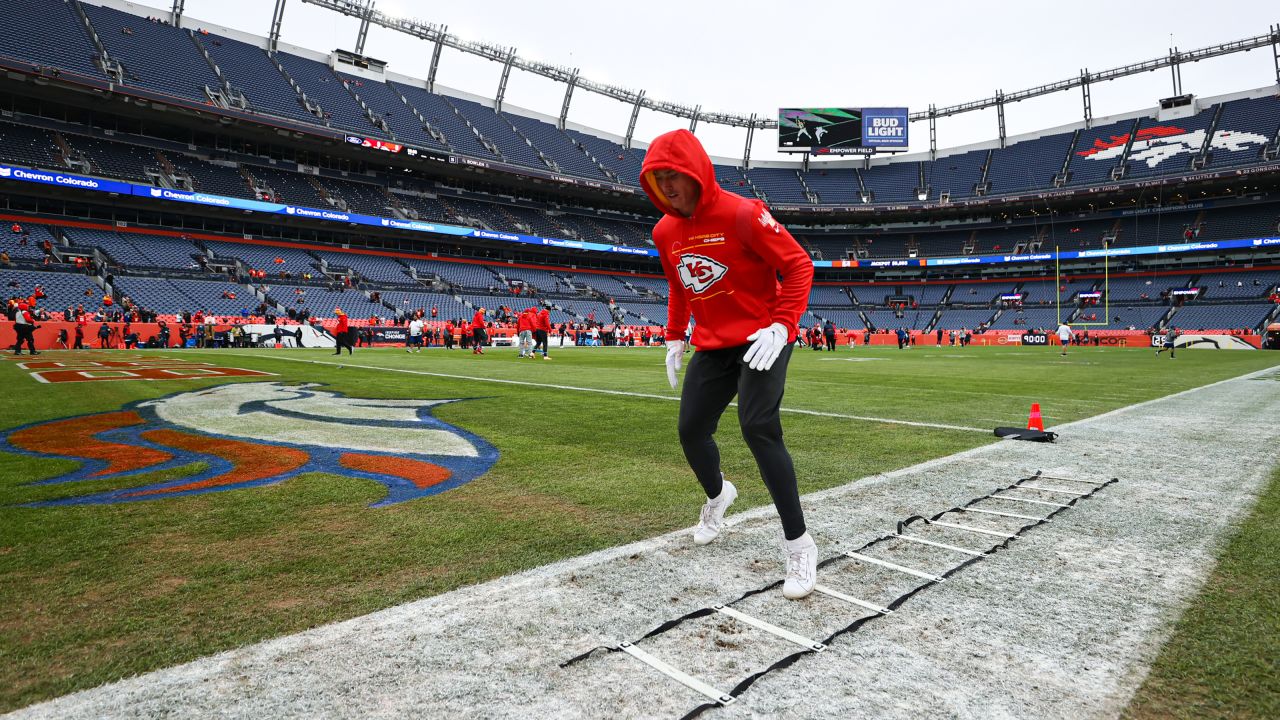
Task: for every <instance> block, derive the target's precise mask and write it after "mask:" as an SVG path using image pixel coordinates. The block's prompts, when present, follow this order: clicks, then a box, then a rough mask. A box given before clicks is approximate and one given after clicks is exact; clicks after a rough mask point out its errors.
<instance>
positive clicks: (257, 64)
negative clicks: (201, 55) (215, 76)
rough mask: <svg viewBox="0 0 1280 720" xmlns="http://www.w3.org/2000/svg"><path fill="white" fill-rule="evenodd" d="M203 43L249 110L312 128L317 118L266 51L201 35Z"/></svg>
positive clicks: (232, 41) (228, 40)
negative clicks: (304, 124)
mask: <svg viewBox="0 0 1280 720" xmlns="http://www.w3.org/2000/svg"><path fill="white" fill-rule="evenodd" d="M202 43H203V45H204V47H205V49H206V50H208V51H209V55H210V56H211V57H212V58H213V60H214V62H216V63H217V64H218V67H219V69H221V70H222V74H223V76H224V77H226V78H227V80H228V81H229V82H230V83H231V86H232V87H233V88H235V89H236V90H238V91H240V92H241V93H244V96H245V98H246V99H247V100H248V102H249V106H250V108H251V109H252V110H254V111H255V112H259V113H265V114H268V115H276V116H278V117H283V118H288V119H290V120H295V121H299V122H305V123H308V124H312V125H318V124H320V119H319V118H317V117H316V116H315V115H312V114H311V113H309V112H307V109H306V107H305V106H303V104H302V99H301V98H300V97H298V92H297V91H296V90H294V89H293V86H292V85H290V84H289V81H288V80H286V79H285V77H284V75H281V74H280V70H279V69H278V68H277V67H276V65H275V63H274V62H272V61H271V58H270V56H268V55H267V52H266V50H263V49H262V48H261V47H255V46H253V45H250V44H248V43H243V42H240V41H239V40H232V39H231V38H228V37H222V36H220V35H206V36H203V40H202Z"/></svg>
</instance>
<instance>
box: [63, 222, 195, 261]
mask: <svg viewBox="0 0 1280 720" xmlns="http://www.w3.org/2000/svg"><path fill="white" fill-rule="evenodd" d="M63 232H64V234H65V235H66V236H67V238H68V239H69V240H70V241H71V244H72V245H78V246H82V247H98V248H101V249H102V250H103V251H105V252H106V253H107V254H108V255H109V256H110V257H111V259H113V260H115V261H116V262H117V263H120V264H121V265H124V266H128V267H136V268H167V269H172V270H192V269H195V268H197V267H199V266H198V264H197V263H196V261H195V258H194V257H193V256H194V255H195V254H197V253H198V252H199V248H197V247H196V246H195V245H192V244H191V243H190V242H187V241H186V240H182V239H179V238H170V237H164V236H160V235H141V234H138V233H127V234H123V235H121V234H119V233H114V232H108V231H105V230H87V229H80V228H67V229H65V230H64V231H63Z"/></svg>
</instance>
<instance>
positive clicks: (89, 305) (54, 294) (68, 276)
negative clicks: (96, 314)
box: [0, 268, 104, 320]
mask: <svg viewBox="0 0 1280 720" xmlns="http://www.w3.org/2000/svg"><path fill="white" fill-rule="evenodd" d="M37 285H38V286H40V289H41V290H43V291H44V294H45V298H44V299H43V300H41V301H40V307H42V308H44V309H46V310H48V311H49V312H50V313H62V312H64V311H65V310H66V309H67V308H71V309H75V308H76V307H78V306H84V309H85V310H87V311H89V312H93V311H94V310H97V309H98V307H99V306H101V305H102V296H103V294H104V293H103V292H102V288H100V287H98V285H97V284H96V283H94V282H93V279H92V278H90V277H88V276H86V275H84V274H82V273H72V272H42V271H37V270H11V269H8V268H0V291H3V293H4V297H5V298H10V297H21V298H25V297H29V296H30V295H32V294H33V293H34V292H35V288H36V286H37ZM58 319H59V320H61V319H62V317H61V316H60V315H59V316H58Z"/></svg>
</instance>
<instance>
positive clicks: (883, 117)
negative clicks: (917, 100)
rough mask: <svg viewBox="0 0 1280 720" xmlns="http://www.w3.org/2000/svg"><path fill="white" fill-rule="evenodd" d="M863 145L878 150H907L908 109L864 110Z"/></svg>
mask: <svg viewBox="0 0 1280 720" xmlns="http://www.w3.org/2000/svg"><path fill="white" fill-rule="evenodd" d="M862 145H863V147H873V148H876V149H901V150H906V149H907V109H906V108H863V109H862Z"/></svg>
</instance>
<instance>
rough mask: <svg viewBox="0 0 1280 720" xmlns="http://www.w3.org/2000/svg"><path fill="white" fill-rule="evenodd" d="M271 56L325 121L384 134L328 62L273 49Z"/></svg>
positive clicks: (371, 133) (344, 128)
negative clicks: (318, 109)
mask: <svg viewBox="0 0 1280 720" xmlns="http://www.w3.org/2000/svg"><path fill="white" fill-rule="evenodd" d="M275 58H276V60H277V61H278V62H279V63H280V65H281V66H282V67H283V68H284V71H285V72H286V73H288V74H289V77H291V78H293V81H294V82H296V83H298V86H299V87H300V88H302V92H304V93H306V95H307V97H308V98H310V100H311V101H312V102H313V103H315V104H317V105H319V106H320V109H321V111H322V112H323V114H324V122H325V124H327V125H329V126H330V127H335V128H339V129H342V130H349V131H351V132H354V133H358V134H359V135H361V136H364V135H375V136H378V137H386V136H387V133H386V132H384V131H383V130H382V129H381V128H379V127H376V126H375V125H374V124H373V123H372V122H371V121H370V120H369V118H368V117H367V116H366V115H365V113H364V109H363V108H361V107H360V103H358V102H356V99H355V98H354V97H352V96H351V93H350V92H348V91H347V89H346V88H345V87H343V85H342V81H341V80H339V79H338V77H337V76H336V75H334V74H333V71H332V70H330V69H329V66H328V65H325V64H323V63H318V62H316V61H315V60H308V59H307V58H304V57H299V56H297V55H291V54H289V53H286V52H277V53H276V55H275Z"/></svg>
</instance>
